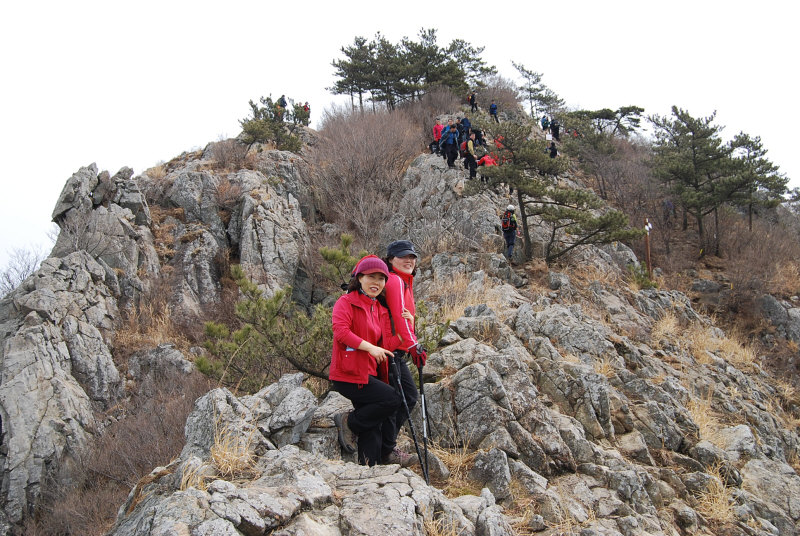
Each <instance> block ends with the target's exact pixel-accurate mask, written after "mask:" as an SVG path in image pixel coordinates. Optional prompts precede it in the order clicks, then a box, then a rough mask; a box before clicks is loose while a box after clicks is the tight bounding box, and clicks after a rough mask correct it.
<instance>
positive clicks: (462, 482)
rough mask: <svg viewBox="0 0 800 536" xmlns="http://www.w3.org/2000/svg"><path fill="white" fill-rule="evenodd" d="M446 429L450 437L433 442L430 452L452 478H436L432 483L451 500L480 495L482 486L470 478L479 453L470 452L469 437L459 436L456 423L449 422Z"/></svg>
mask: <svg viewBox="0 0 800 536" xmlns="http://www.w3.org/2000/svg"><path fill="white" fill-rule="evenodd" d="M446 429H447V430H448V433H449V436H450V437H448V438H446V439H445V440H442V441H438V442H437V441H434V442H432V443H431V444H430V450H431V452H432V453H433V454H434V455H435V456H436V457H437V458H439V460H441V461H442V463H444V464H445V465H446V466H447V468H448V469H449V470H450V477H449V478H448V479H447V480H440V479H436V478H434V479H432V483H433V484H434V485H435V486H436V487H437V488H439V489H441V490H442V492H443V493H444V494H445V495H447V496H448V497H450V498H453V497H460V496H461V495H480V493H481V486H480V485H479V484H477V483H476V482H474V481H472V480H471V479H470V478H469V477H468V475H469V471H470V469H472V467H473V466H474V465H475V456H477V454H478V453H477V451H471V450H470V448H469V445H470V441H469V437H464V436H463V435H461V434H459V432H458V431H457V428H456V425H455V423H454V422H452V421H451V422H449V423H448V424H447V426H446ZM445 445H453V446H445Z"/></svg>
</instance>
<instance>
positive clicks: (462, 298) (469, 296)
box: [428, 274, 497, 321]
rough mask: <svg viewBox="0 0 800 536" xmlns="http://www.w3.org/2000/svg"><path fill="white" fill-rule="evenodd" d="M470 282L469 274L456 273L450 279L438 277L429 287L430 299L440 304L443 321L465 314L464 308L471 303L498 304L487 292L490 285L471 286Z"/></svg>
mask: <svg viewBox="0 0 800 536" xmlns="http://www.w3.org/2000/svg"><path fill="white" fill-rule="evenodd" d="M469 283H470V278H469V276H468V275H467V274H456V275H455V276H453V277H452V278H449V279H442V278H439V279H436V280H435V281H434V282H433V284H432V285H431V286H430V287H429V288H428V300H429V301H430V302H431V303H438V304H439V307H440V310H441V312H442V320H443V321H453V320H456V319H457V318H460V317H461V316H463V315H464V309H466V308H467V307H469V306H470V305H478V304H481V303H485V304H487V305H489V306H490V307H491V306H493V305H494V306H496V305H497V304H496V303H494V301H493V300H492V299H491V297H490V296H489V294H488V293H487V290H488V288H490V287H486V286H481V287H479V288H478V289H475V288H474V287H473V288H469Z"/></svg>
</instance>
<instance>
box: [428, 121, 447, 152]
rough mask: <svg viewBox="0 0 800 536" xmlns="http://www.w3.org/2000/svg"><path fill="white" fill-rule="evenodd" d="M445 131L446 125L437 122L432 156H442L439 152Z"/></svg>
mask: <svg viewBox="0 0 800 536" xmlns="http://www.w3.org/2000/svg"><path fill="white" fill-rule="evenodd" d="M443 129H444V125H442V122H441V121H439V120H438V119H437V120H436V124H435V125H433V142H432V143H431V144H430V149H431V154H434V153H436V154H440V152H439V142H440V141H441V139H442V130H443Z"/></svg>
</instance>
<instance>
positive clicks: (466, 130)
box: [461, 115, 472, 141]
mask: <svg viewBox="0 0 800 536" xmlns="http://www.w3.org/2000/svg"><path fill="white" fill-rule="evenodd" d="M461 126H463V127H464V137H463V138H462V140H461V141H464V140H466V139H468V138H469V134H470V132H472V131H471V130H470V129H471V128H472V122H471V121H470V120H469V117H467V116H466V115H465V116H464V117H462V118H461Z"/></svg>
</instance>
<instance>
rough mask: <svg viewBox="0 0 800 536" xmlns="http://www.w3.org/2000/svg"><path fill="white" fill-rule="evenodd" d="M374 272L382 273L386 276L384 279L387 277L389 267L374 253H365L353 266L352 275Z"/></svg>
mask: <svg viewBox="0 0 800 536" xmlns="http://www.w3.org/2000/svg"><path fill="white" fill-rule="evenodd" d="M376 272H380V273H382V274H383V275H385V276H386V279H389V268H387V267H386V263H385V262H383V259H381V258H380V257H378V256H376V255H367V256H366V257H364V258H363V259H361V260H360V261H358V263H357V264H356V267H355V268H353V275H354V276H357V275H358V274H374V273H376Z"/></svg>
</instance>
